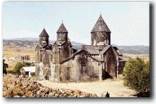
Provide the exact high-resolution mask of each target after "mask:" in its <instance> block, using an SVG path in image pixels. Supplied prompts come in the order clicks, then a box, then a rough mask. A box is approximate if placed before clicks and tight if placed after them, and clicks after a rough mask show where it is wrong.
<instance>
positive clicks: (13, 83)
mask: <svg viewBox="0 0 156 104" xmlns="http://www.w3.org/2000/svg"><path fill="white" fill-rule="evenodd" d="M3 96H4V97H96V96H97V95H96V94H92V93H86V92H82V91H80V90H71V89H62V88H59V89H58V88H52V86H50V88H49V87H45V86H43V85H42V84H40V83H38V82H36V81H35V80H34V79H33V78H27V77H23V76H17V75H11V74H8V75H4V76H3Z"/></svg>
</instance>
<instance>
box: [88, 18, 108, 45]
mask: <svg viewBox="0 0 156 104" xmlns="http://www.w3.org/2000/svg"><path fill="white" fill-rule="evenodd" d="M110 34H111V31H110V29H109V28H108V26H107V25H106V23H105V21H104V20H103V18H102V15H100V17H99V18H98V20H97V22H96V24H95V25H94V27H93V29H92V31H91V45H94V46H96V45H110V44H111V40H110Z"/></svg>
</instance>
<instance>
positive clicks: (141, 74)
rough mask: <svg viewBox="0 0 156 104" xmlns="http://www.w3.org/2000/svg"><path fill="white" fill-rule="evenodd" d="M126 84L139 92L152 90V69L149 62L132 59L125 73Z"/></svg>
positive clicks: (127, 64) (125, 68)
mask: <svg viewBox="0 0 156 104" xmlns="http://www.w3.org/2000/svg"><path fill="white" fill-rule="evenodd" d="M123 76H124V84H125V85H127V86H128V87H130V88H132V89H135V90H136V91H138V92H147V91H149V90H150V69H149V62H146V63H145V62H144V61H143V60H142V59H140V58H136V59H130V60H129V61H128V62H127V63H126V65H125V67H124V71H123Z"/></svg>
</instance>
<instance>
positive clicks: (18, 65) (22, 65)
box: [10, 62, 33, 74]
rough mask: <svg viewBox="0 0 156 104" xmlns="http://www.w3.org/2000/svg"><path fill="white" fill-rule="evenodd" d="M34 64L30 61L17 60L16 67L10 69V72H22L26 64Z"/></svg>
mask: <svg viewBox="0 0 156 104" xmlns="http://www.w3.org/2000/svg"><path fill="white" fill-rule="evenodd" d="M31 65H33V64H32V63H28V62H17V63H16V65H15V67H14V69H13V70H11V71H10V73H14V74H20V70H21V68H22V67H24V66H31Z"/></svg>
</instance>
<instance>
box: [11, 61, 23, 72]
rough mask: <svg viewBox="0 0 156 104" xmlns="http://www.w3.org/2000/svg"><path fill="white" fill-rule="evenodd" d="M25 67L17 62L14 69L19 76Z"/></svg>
mask: <svg viewBox="0 0 156 104" xmlns="http://www.w3.org/2000/svg"><path fill="white" fill-rule="evenodd" d="M23 66H24V63H22V62H17V63H16V65H15V67H14V69H13V72H14V73H17V74H19V73H20V70H21V68H22V67H23Z"/></svg>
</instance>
